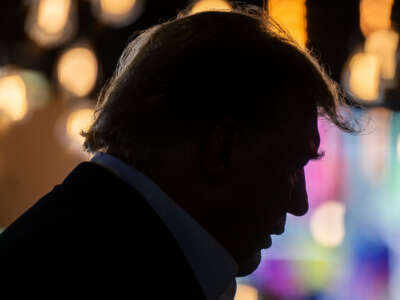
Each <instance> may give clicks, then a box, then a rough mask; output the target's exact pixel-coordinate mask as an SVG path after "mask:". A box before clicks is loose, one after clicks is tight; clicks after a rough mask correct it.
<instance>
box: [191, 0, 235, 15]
mask: <svg viewBox="0 0 400 300" xmlns="http://www.w3.org/2000/svg"><path fill="white" fill-rule="evenodd" d="M231 10H232V6H231V5H230V4H229V2H228V1H225V0H199V1H197V2H196V4H195V5H194V6H193V7H192V9H191V11H190V14H191V15H194V14H197V13H200V12H204V11H231Z"/></svg>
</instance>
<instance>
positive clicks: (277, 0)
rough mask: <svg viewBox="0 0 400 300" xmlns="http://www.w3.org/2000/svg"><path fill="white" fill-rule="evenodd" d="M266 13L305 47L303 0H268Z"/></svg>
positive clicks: (304, 6) (305, 33) (305, 28)
mask: <svg viewBox="0 0 400 300" xmlns="http://www.w3.org/2000/svg"><path fill="white" fill-rule="evenodd" d="M268 14H269V15H270V16H271V17H272V18H273V19H274V20H275V21H277V22H278V24H279V25H281V26H282V27H283V28H284V29H286V30H287V31H288V32H289V34H290V35H291V36H292V37H293V38H294V39H295V40H296V41H297V42H298V43H299V45H300V46H302V47H305V45H306V42H307V7H306V1H305V0H269V1H268Z"/></svg>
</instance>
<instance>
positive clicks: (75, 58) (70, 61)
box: [57, 46, 98, 97]
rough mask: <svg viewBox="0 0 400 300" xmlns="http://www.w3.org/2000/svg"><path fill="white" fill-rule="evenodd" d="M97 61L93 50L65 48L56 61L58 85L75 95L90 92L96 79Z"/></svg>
mask: <svg viewBox="0 0 400 300" xmlns="http://www.w3.org/2000/svg"><path fill="white" fill-rule="evenodd" d="M97 73H98V63H97V58H96V55H95V53H94V52H93V50H91V49H90V48H87V47H81V46H77V47H73V48H70V49H68V50H66V51H65V52H64V53H63V54H62V55H61V57H60V58H59V60H58V63H57V79H58V82H59V83H60V85H61V86H62V87H63V88H64V89H65V90H67V91H68V92H70V93H72V94H73V95H75V96H77V97H83V96H86V95H87V94H89V93H90V91H91V90H92V89H93V87H94V86H95V84H96V81H97Z"/></svg>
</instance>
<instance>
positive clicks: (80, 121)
mask: <svg viewBox="0 0 400 300" xmlns="http://www.w3.org/2000/svg"><path fill="white" fill-rule="evenodd" d="M93 113H94V110H93V109H90V108H81V109H78V110H76V111H73V112H71V114H70V115H69V117H68V119H67V134H68V136H69V137H70V139H71V142H72V143H75V144H79V145H82V143H83V140H84V138H83V137H82V136H81V135H80V132H81V131H82V130H87V129H89V127H90V125H91V124H92V118H93Z"/></svg>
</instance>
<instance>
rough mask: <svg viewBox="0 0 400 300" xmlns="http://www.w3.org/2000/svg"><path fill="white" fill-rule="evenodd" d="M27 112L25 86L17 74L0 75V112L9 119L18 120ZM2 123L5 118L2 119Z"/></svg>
mask: <svg viewBox="0 0 400 300" xmlns="http://www.w3.org/2000/svg"><path fill="white" fill-rule="evenodd" d="M27 113H28V101H27V96H26V86H25V83H24V81H23V79H22V78H21V76H20V75H18V74H10V75H6V76H3V77H0V114H2V115H3V117H4V116H5V118H7V119H9V120H11V121H20V120H22V119H23V118H24V117H25V116H26V114H27ZM2 123H3V125H4V124H5V120H4V119H3V121H2Z"/></svg>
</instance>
